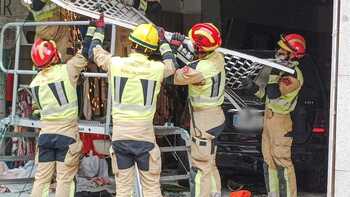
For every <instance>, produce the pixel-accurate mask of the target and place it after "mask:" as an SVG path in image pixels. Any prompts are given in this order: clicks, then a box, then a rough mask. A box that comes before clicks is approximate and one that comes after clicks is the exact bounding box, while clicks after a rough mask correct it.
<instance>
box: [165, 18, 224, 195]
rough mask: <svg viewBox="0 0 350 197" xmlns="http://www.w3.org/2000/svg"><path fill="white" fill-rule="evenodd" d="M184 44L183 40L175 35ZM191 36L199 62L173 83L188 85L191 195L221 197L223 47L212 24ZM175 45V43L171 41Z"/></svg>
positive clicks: (197, 26) (198, 27)
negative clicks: (218, 150) (219, 149)
mask: <svg viewBox="0 0 350 197" xmlns="http://www.w3.org/2000/svg"><path fill="white" fill-rule="evenodd" d="M172 37H174V40H176V38H177V39H178V40H179V41H180V42H182V41H184V37H183V36H181V35H179V34H176V33H175V34H174V35H173V36H172ZM188 37H189V38H190V40H191V41H192V43H193V46H194V49H195V55H196V56H197V60H195V61H192V62H191V63H189V64H188V65H186V66H184V67H183V68H182V69H178V70H177V71H176V73H175V75H174V83H175V84H177V85H188V94H189V106H190V112H191V128H190V131H191V138H192V144H191V157H192V158H191V160H192V166H193V168H192V182H193V184H194V187H193V188H195V189H194V191H193V193H192V196H196V197H197V196H198V197H209V196H215V197H216V196H221V180H220V174H219V171H218V169H217V166H216V163H215V157H216V147H217V146H216V144H215V139H216V138H217V137H218V136H219V135H220V133H221V132H222V130H223V128H224V122H225V116H224V113H223V111H222V108H221V105H222V103H223V101H224V87H225V68H224V64H225V61H224V55H223V54H222V53H220V52H217V51H216V50H215V49H217V48H218V47H220V45H221V42H222V40H221V36H220V32H219V30H218V29H217V28H216V27H215V26H214V25H213V24H211V23H198V24H195V25H194V26H193V27H192V28H191V29H190V31H189V34H188ZM171 43H174V42H171Z"/></svg>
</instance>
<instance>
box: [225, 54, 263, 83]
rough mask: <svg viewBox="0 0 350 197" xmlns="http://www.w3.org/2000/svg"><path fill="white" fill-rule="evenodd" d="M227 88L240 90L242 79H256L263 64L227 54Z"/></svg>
mask: <svg viewBox="0 0 350 197" xmlns="http://www.w3.org/2000/svg"><path fill="white" fill-rule="evenodd" d="M225 62H226V64H225V70H226V86H227V87H230V88H232V89H239V88H240V87H241V84H242V79H245V78H251V79H255V78H256V77H257V76H258V75H259V73H260V70H261V69H262V68H263V67H264V65H263V64H259V63H256V62H253V61H251V60H248V59H244V58H242V57H238V56H234V55H229V54H225Z"/></svg>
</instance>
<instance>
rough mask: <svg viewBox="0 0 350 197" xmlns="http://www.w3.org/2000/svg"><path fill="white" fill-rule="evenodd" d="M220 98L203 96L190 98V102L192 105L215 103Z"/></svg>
mask: <svg viewBox="0 0 350 197" xmlns="http://www.w3.org/2000/svg"><path fill="white" fill-rule="evenodd" d="M220 98H221V96H216V97H205V96H195V97H193V96H191V97H190V99H191V102H194V103H215V102H218V101H219V100H220Z"/></svg>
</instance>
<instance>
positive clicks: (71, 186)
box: [69, 181, 75, 197]
mask: <svg viewBox="0 0 350 197" xmlns="http://www.w3.org/2000/svg"><path fill="white" fill-rule="evenodd" d="M74 195H75V183H74V181H72V183H71V185H70V191H69V197H74Z"/></svg>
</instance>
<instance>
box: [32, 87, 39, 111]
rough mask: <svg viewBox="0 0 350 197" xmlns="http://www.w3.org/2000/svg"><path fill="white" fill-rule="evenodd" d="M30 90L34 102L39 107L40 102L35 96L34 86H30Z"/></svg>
mask: <svg viewBox="0 0 350 197" xmlns="http://www.w3.org/2000/svg"><path fill="white" fill-rule="evenodd" d="M31 91H32V96H33V99H34V101H35V102H36V103H37V104H38V105H39V107H40V102H39V100H38V97H37V95H36V92H35V87H32V88H31Z"/></svg>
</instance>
